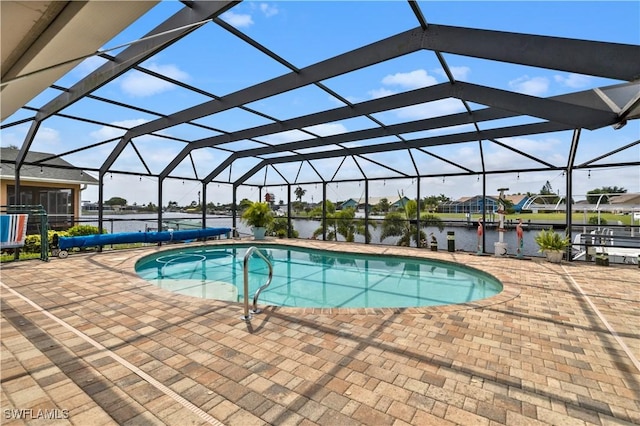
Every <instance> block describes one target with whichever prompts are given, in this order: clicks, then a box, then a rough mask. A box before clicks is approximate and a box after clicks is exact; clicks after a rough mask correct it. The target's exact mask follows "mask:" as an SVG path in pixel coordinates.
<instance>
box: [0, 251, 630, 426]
mask: <svg viewBox="0 0 640 426" xmlns="http://www.w3.org/2000/svg"><path fill="white" fill-rule="evenodd" d="M222 242H227V241H222ZM293 243H294V244H303V245H305V246H307V247H308V246H311V245H313V246H319V247H327V248H331V247H334V246H336V245H335V244H331V243H321V242H315V241H313V242H309V241H301V240H299V241H294V242H293ZM211 244H215V243H211ZM175 247H176V246H171V247H162V248H161V249H158V248H148V249H139V250H131V251H117V252H104V253H99V254H98V253H95V254H76V255H72V256H70V257H69V258H68V259H64V260H62V259H57V258H56V259H52V260H51V261H50V262H40V261H38V260H34V261H27V262H15V263H12V264H4V265H2V275H1V281H2V287H1V292H2V293H1V294H2V329H1V332H2V352H1V356H2V377H1V381H2V390H1V398H2V399H1V407H2V414H1V415H2V421H1V422H2V424H3V425H14V424H16V425H17V424H57V425H58V424H59V425H65V424H73V425H106V424H122V425H152V424H167V425H189V424H218V425H219V424H225V425H262V424H273V425H313V424H319V425H408V424H412V425H431V424H451V425H453V424H460V425H491V424H510V425H526V424H557V425H559V424H567V425H580V424H596V425H608V424H640V371H639V369H638V368H639V367H640V366H639V365H638V361H637V358H639V357H640V305H639V302H640V290H639V289H640V270H639V269H638V267H637V266H633V267H631V266H611V267H601V266H595V265H593V264H584V263H563V264H559V265H558V264H551V263H547V262H544V261H543V260H542V259H534V260H517V259H510V258H494V257H488V256H474V255H471V254H469V253H462V252H456V253H448V252H431V251H426V250H418V249H407V248H404V249H403V248H396V247H388V246H371V245H367V246H365V245H358V244H341V245H338V246H337V247H339V248H342V249H346V250H363V251H365V252H367V253H375V252H379V253H382V252H385V253H391V254H393V253H408V254H411V255H415V256H425V257H434V258H437V259H440V260H448V261H454V262H459V263H463V264H466V265H469V266H473V267H476V268H478V269H481V270H483V271H486V272H488V273H490V274H493V275H494V276H496V277H497V278H499V279H500V280H501V281H502V282H503V284H504V286H505V290H504V292H503V293H502V294H500V295H498V296H496V297H494V298H490V299H488V300H485V301H482V302H479V303H475V304H469V305H463V306H448V307H433V308H419V309H405V310H402V309H396V310H391V309H376V310H373V309H372V310H355V309H354V310H331V311H318V310H314V309H307V310H304V309H293V308H268V309H265V312H264V313H262V314H260V315H257V316H255V317H254V319H253V320H252V321H251V323H245V322H244V321H242V320H241V319H240V316H241V315H242V312H243V311H242V305H241V304H237V303H229V302H222V301H215V300H202V299H196V298H192V297H188V296H182V295H176V294H172V293H169V292H167V291H165V290H163V289H160V288H157V287H155V286H152V285H150V284H149V283H147V282H145V281H143V280H141V279H140V278H138V277H137V276H136V274H135V272H134V269H133V267H134V264H135V262H136V260H137V259H139V258H140V257H142V256H143V255H145V254H149V253H152V252H155V251H157V250H165V249H167V248H175ZM51 418H53V419H51Z"/></svg>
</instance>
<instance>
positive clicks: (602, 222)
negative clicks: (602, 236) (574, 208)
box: [588, 216, 607, 225]
mask: <svg viewBox="0 0 640 426" xmlns="http://www.w3.org/2000/svg"><path fill="white" fill-rule="evenodd" d="M588 223H589V225H606V224H607V220H606V219H603V218H600V223H598V216H589V222H588Z"/></svg>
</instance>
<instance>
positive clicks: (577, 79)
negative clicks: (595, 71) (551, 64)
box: [553, 73, 591, 89]
mask: <svg viewBox="0 0 640 426" xmlns="http://www.w3.org/2000/svg"><path fill="white" fill-rule="evenodd" d="M553 78H554V80H555V81H556V82H557V83H560V84H562V85H563V86H567V87H571V88H572V89H579V88H581V87H586V86H588V85H589V83H590V82H591V77H589V76H586V75H582V74H573V73H571V74H567V75H566V76H563V75H559V74H557V75H554V76H553Z"/></svg>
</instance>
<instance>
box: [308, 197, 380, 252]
mask: <svg viewBox="0 0 640 426" xmlns="http://www.w3.org/2000/svg"><path fill="white" fill-rule="evenodd" d="M328 203H329V201H328ZM326 210H327V230H328V232H327V240H329V241H338V235H342V237H343V238H344V239H345V241H347V242H350V243H352V242H353V241H355V236H356V235H365V234H366V238H367V239H368V240H371V233H370V232H369V229H368V228H366V227H365V226H364V220H363V219H356V218H355V216H356V212H355V210H354V209H353V208H351V207H350V208H347V209H344V210H338V211H336V210H335V208H333V209H331V208H329V206H327V209H326ZM369 226H372V227H374V228H375V227H376V224H375V222H369ZM320 235H322V226H320V227H319V228H318V229H316V230H315V231H314V232H313V238H317V237H318V236H320Z"/></svg>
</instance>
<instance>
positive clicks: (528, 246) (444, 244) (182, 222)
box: [81, 213, 561, 256]
mask: <svg viewBox="0 0 640 426" xmlns="http://www.w3.org/2000/svg"><path fill="white" fill-rule="evenodd" d="M81 219H82V224H84V225H93V226H98V218H97V216H95V215H89V216H83V217H82V218H81ZM200 219H201V216H200V215H199V214H185V213H165V214H163V220H164V222H165V224H166V225H167V226H168V227H169V228H172V229H176V230H178V229H193V228H194V227H200ZM292 223H293V227H294V229H295V230H296V231H298V233H299V237H298V238H300V239H308V238H311V237H312V235H313V233H314V231H315V230H316V229H318V228H319V227H320V226H321V222H320V221H319V220H309V219H293V220H292ZM157 226H158V223H157V215H155V214H119V215H105V216H104V225H103V227H104V228H105V229H106V230H107V232H109V233H116V232H144V231H146V230H157ZM207 227H226V228H231V227H232V219H231V217H230V216H207ZM423 229H424V231H425V232H426V234H427V235H429V234H430V233H433V235H434V236H435V238H436V240H437V242H438V249H439V250H447V249H448V233H449V232H453V242H454V243H453V244H454V248H455V250H462V251H467V252H476V251H477V250H478V237H477V234H476V227H475V225H474V224H472V225H471V226H469V227H467V226H466V224H464V223H462V224H460V225H459V226H447V227H445V228H444V229H443V230H442V231H440V230H438V228H437V227H426V228H423ZM524 229H525V232H524V247H523V251H524V255H525V256H541V254H540V253H539V252H538V245H537V244H536V243H535V241H534V236H535V235H536V233H537V232H538V231H539V229H538V228H536V229H531V230H528V228H527V226H526V225H525V227H524ZM237 230H238V232H239V233H240V235H250V234H251V229H250V228H249V227H248V226H246V225H244V224H243V223H242V222H241V221H240V220H238V226H237ZM560 232H561V231H560ZM380 233H381V228H380V226H378V228H376V229H373V228H372V229H371V243H372V244H385V245H395V244H396V243H397V241H398V237H389V238H385V239H384V240H383V241H380ZM338 239H339V240H344V239H343V238H342V237H341V236H339V237H338ZM428 239H429V238H428ZM498 240H499V234H498V232H497V230H496V229H495V228H493V229H491V228H490V229H485V252H486V253H494V243H495V242H497V241H498ZM355 241H356V242H361V243H364V236H362V235H356V236H355ZM503 241H504V242H505V243H507V253H508V254H510V255H515V254H516V243H517V240H516V233H515V230H514V229H513V227H512V226H511V227H510V229H509V230H508V231H507V232H505V234H504V239H503Z"/></svg>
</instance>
